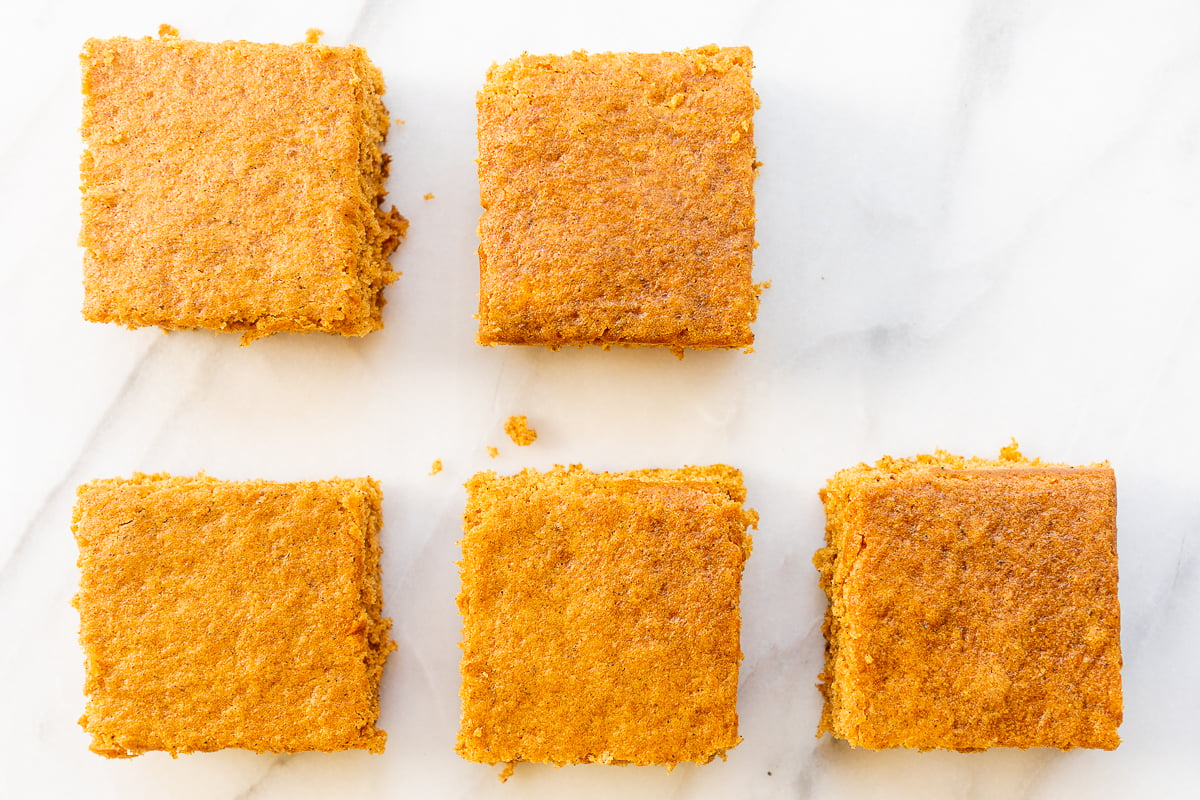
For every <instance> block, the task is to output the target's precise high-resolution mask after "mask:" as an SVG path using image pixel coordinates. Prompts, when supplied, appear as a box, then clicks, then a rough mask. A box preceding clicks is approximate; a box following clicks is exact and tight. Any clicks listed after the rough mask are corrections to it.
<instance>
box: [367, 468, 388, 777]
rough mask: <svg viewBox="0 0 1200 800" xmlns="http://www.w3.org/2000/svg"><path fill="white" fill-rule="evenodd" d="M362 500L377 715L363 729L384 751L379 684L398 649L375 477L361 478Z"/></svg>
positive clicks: (373, 746)
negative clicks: (387, 605) (386, 589)
mask: <svg viewBox="0 0 1200 800" xmlns="http://www.w3.org/2000/svg"><path fill="white" fill-rule="evenodd" d="M360 484H361V487H360V488H361V489H362V490H363V503H364V505H365V507H366V517H367V519H366V522H367V528H366V541H365V551H364V564H363V570H364V574H363V606H364V607H365V609H366V613H367V630H366V646H367V650H366V653H365V655H364V658H363V661H364V663H365V664H366V668H367V683H368V686H369V687H370V689H369V691H370V692H371V697H370V707H371V709H372V711H373V713H374V717H373V718H372V719H371V720H370V722H369V724H368V725H367V726H365V727H364V729H363V737H364V742H363V744H362V745H361V746H362V747H363V748H364V749H367V750H370V751H371V752H373V753H382V752H383V750H384V747H385V745H386V744H387V733H385V732H384V731H382V730H380V729H379V728H377V727H376V723H377V722H378V721H379V685H380V683H381V681H382V679H383V666H384V664H385V663H386V662H387V658H388V654H389V653H391V652H392V651H393V650H395V649H396V643H395V641H393V640H392V637H391V630H392V620H391V619H390V618H388V617H385V616H383V572H382V564H381V557H382V555H383V548H382V547H380V544H379V532H380V530H381V529H382V527H383V507H382V501H383V492H382V491H381V490H380V488H379V482H378V481H377V480H375V479H373V478H363V479H360Z"/></svg>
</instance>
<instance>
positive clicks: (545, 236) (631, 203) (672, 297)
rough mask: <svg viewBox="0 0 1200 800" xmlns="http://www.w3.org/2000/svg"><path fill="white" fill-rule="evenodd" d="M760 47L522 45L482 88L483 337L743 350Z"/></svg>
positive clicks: (483, 340) (750, 291)
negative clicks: (535, 51)
mask: <svg viewBox="0 0 1200 800" xmlns="http://www.w3.org/2000/svg"><path fill="white" fill-rule="evenodd" d="M752 67H753V59H752V55H751V52H750V50H749V48H746V47H729V48H718V47H716V46H709V47H703V48H700V49H697V50H685V51H683V52H674V53H600V54H593V55H589V54H587V53H583V52H578V53H573V54H571V55H567V56H553V55H552V56H532V55H523V56H521V57H520V58H517V59H514V60H512V61H509V62H507V63H505V64H500V65H494V66H492V68H491V69H490V70H489V71H488V74H487V81H486V83H485V85H484V87H483V89H482V91H481V92H480V93H479V96H478V111H479V128H478V132H479V162H478V163H479V187H480V199H481V203H482V205H483V208H484V212H483V215H482V218H481V219H480V222H479V238H480V246H479V273H480V287H479V332H478V335H477V340H478V342H479V343H480V344H484V345H496V344H528V345H545V346H547V347H550V348H557V347H559V346H561V345H587V344H594V345H602V346H609V345H614V344H619V345H646V346H662V347H669V348H672V349H674V350H675V351H676V352H677V353H682V351H683V349H684V348H693V349H707V348H720V347H748V346H749V345H751V344H752V343H753V342H754V333H753V332H752V331H751V328H750V325H751V323H752V322H754V320H755V317H756V316H757V313H758V295H759V291H760V289H761V287H760V286H756V285H755V284H753V283H752V281H751V268H752V266H753V264H752V262H753V255H752V254H753V250H754V247H755V243H754V221H755V218H754V178H755V173H756V169H757V163H756V161H755V150H754V125H753V118H754V111H755V109H756V108H757V106H758V96H757V94H756V93H755V92H754V90H753V89H752V88H751V86H750V73H751V69H752Z"/></svg>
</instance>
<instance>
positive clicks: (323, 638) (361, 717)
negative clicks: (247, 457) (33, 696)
mask: <svg viewBox="0 0 1200 800" xmlns="http://www.w3.org/2000/svg"><path fill="white" fill-rule="evenodd" d="M381 499H382V495H381V493H380V490H379V484H378V483H377V482H376V481H374V480H372V479H370V478H359V479H354V480H343V479H335V480H329V481H314V482H308V483H270V482H267V481H245V482H240V483H232V482H225V481H218V480H215V479H213V478H209V477H206V476H203V475H201V476H198V477H194V478H176V477H171V476H169V475H140V474H139V475H134V477H133V478H132V479H129V480H125V479H121V478H116V479H111V480H98V481H93V482H91V483H88V484H84V485H83V486H80V487H79V498H78V502H77V504H76V506H75V519H74V524H73V526H72V528H73V530H74V532H75V539H76V541H77V542H78V545H79V567H80V570H81V571H82V576H81V579H80V588H79V594H78V595H77V596H76V598H75V605H76V607H77V608H78V609H79V616H80V634H79V639H80V642H81V644H82V645H83V649H84V653H85V655H86V660H87V681H86V685H85V690H86V692H87V694H88V696H89V700H88V705H87V711H86V712H85V713H84V715H83V717H82V719H80V724H81V725H82V726H83V728H84V729H85V730H86V731H87V732H88V733H89V734H91V736H92V744H91V749H92V750H93V751H95V752H97V753H99V754H101V755H104V756H108V757H110V758H123V757H127V756H136V755H140V754H141V753H143V752H146V751H148V750H166V751H169V752H170V753H172V754H175V753H187V752H191V751H196V750H200V751H209V750H220V749H222V748H226V747H239V748H244V749H247V750H257V751H271V752H277V753H291V752H297V751H301V750H346V749H351V748H355V749H364V750H370V751H373V752H382V751H383V747H384V742H385V740H386V734H385V733H384V732H383V731H381V730H378V729H377V728H376V727H375V722H376V720H377V719H378V717H379V679H380V676H381V674H382V671H383V664H384V661H385V660H386V659H387V654H388V653H389V652H390V651H391V650H392V649H393V648H394V647H395V645H394V644H393V643H392V641H391V637H390V636H389V630H390V629H391V620H389V619H385V618H383V616H382V613H383V595H382V591H381V587H380V574H379V555H380V550H379V528H380V525H381V521H382V518H381V514H380V500H381Z"/></svg>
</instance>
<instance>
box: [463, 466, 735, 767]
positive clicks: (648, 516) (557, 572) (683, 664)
mask: <svg viewBox="0 0 1200 800" xmlns="http://www.w3.org/2000/svg"><path fill="white" fill-rule="evenodd" d="M467 492H468V500H467V508H466V513H465V517H464V530H465V536H464V538H463V540H462V552H463V558H462V561H461V562H460V574H461V578H462V591H461V593H460V594H459V597H458V606H459V610H460V612H461V613H462V617H463V641H462V648H463V658H462V678H463V680H462V690H461V695H462V727H461V730H460V732H459V735H458V748H457V749H458V752H459V753H460V754H461V755H462V756H463V757H464V758H466V759H468V760H471V761H479V762H484V763H491V764H494V763H497V762H507V763H508V764H509V765H510V767H511V765H513V764H515V763H516V762H518V761H532V762H543V763H546V762H548V763H553V764H556V765H562V764H577V763H586V762H597V763H605V764H609V763H621V764H665V765H674V764H676V763H678V762H681V761H692V762H697V763H705V762H708V761H710V760H712V758H713V757H714V756H718V755H720V756H724V753H725V751H726V750H727V749H729V748H731V747H733V746H735V745H736V744H737V743H738V742H739V741H741V739H740V737H739V736H738V716H737V683H738V664H739V662H740V660H741V657H742V654H741V649H740V644H739V637H740V628H741V617H740V612H739V594H740V588H741V576H742V566H743V564H744V562H745V560H746V557H747V556H748V555H749V552H750V546H751V541H750V536H749V535H748V533H747V528H748V527H749V526H751V525H753V524H755V522H756V520H757V516H756V515H755V513H754V512H753V511H749V510H746V509H744V508H743V505H742V504H743V502H744V500H745V489H744V488H743V486H742V476H741V473H740V472H739V471H737V470H735V469H733V468H732V467H727V466H723V465H717V466H710V467H688V468H685V469H680V470H645V471H636V472H621V473H612V474H610V473H593V472H589V471H587V470H585V469H583V468H581V467H578V466H575V467H571V468H562V467H558V468H556V469H554V470H553V471H550V472H544V473H539V472H536V471H533V470H526V471H524V472H521V473H519V474H517V475H512V476H499V475H496V474H495V473H492V472H484V473H480V474H477V475H476V476H474V477H473V478H472V479H471V480H470V481H469V482H468V483H467Z"/></svg>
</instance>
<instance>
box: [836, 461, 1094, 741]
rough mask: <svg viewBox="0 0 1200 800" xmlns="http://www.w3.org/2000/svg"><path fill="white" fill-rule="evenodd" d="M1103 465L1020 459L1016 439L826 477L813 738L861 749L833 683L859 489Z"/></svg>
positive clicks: (859, 541)
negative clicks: (904, 479)
mask: <svg viewBox="0 0 1200 800" xmlns="http://www.w3.org/2000/svg"><path fill="white" fill-rule="evenodd" d="M1107 467H1108V463H1107V462H1101V463H1095V464H1087V465H1082V466H1074V465H1070V464H1062V463H1057V462H1046V461H1043V460H1042V459H1040V458H1027V457H1025V456H1024V455H1022V453H1021V451H1020V449H1019V447H1018V445H1017V442H1016V440H1013V441H1012V443H1011V444H1009V445H1006V446H1004V447H1002V448H1001V449H1000V455H999V457H998V458H994V459H989V458H980V457H970V458H966V457H963V456H959V455H955V454H953V453H950V452H947V451H945V450H935V451H934V452H933V453H921V454H918V455H915V456H911V457H908V458H896V457H893V456H884V457H882V458H880V459H879V460H878V461H876V462H875V463H874V464H866V463H862V464H858V465H857V466H854V467H849V468H847V469H843V470H840V471H838V472H837V473H835V474H834V476H833V477H832V478H830V479H829V481H828V483H827V484H826V486H825V488H824V489H822V490H821V492H820V497H821V501H822V503H823V504H824V506H825V520H826V525H825V547H823V548H821V549H820V550H818V551H817V552H816V553H815V554H814V555H813V565H814V566H815V567H816V568H817V571H818V573H819V574H820V586H821V589H822V590H823V591H824V592H825V596H826V599H827V600H828V605H827V606H826V609H825V620H824V622H823V623H822V625H821V630H822V633H823V634H824V635H825V664H824V668H823V670H822V671H821V674H820V675H818V681H819V682H818V684H817V688H818V689H819V690H820V691H821V695H822V697H823V698H824V704H823V706H822V708H821V718H820V721H819V722H818V724H817V736H818V737H820V736H822V735H823V734H825V733H830V734H832V735H833V736H835V737H837V738H839V739H845V740H846V741H848V742H849V743H851V744H853V745H856V746H862V745H859V743H858V737H857V736H856V733H855V732H854V731H853V730H848V729H847V728H846V727H844V726H842V725H841V724H840V723H839V720H838V716H839V714H838V712H839V711H840V709H841V706H842V692H843V688H842V686H841V684H840V683H839V682H838V680H837V670H836V669H835V665H836V664H837V662H838V656H839V651H840V650H841V648H842V647H844V646H846V645H845V643H844V642H843V637H842V624H841V616H842V612H843V606H844V600H843V591H842V590H843V587H844V584H845V580H846V577H847V576H848V575H849V574H850V572H851V570H852V569H853V566H854V559H855V558H856V557H857V555H858V553H859V552H860V551H861V550H862V549H863V548H864V547H866V542H865V540H864V538H863V537H862V536H861V535H858V536H857V537H856V536H855V535H854V532H855V531H856V530H861V526H860V525H859V523H861V520H860V519H857V518H856V514H855V506H854V500H855V496H856V492H857V490H858V489H859V487H861V486H863V485H864V484H874V483H877V482H879V481H882V480H884V479H887V478H889V477H896V476H899V475H904V474H911V473H915V472H929V471H935V470H936V471H970V470H1020V469H1038V468H1041V469H1063V470H1071V469H1095V468H1107Z"/></svg>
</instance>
